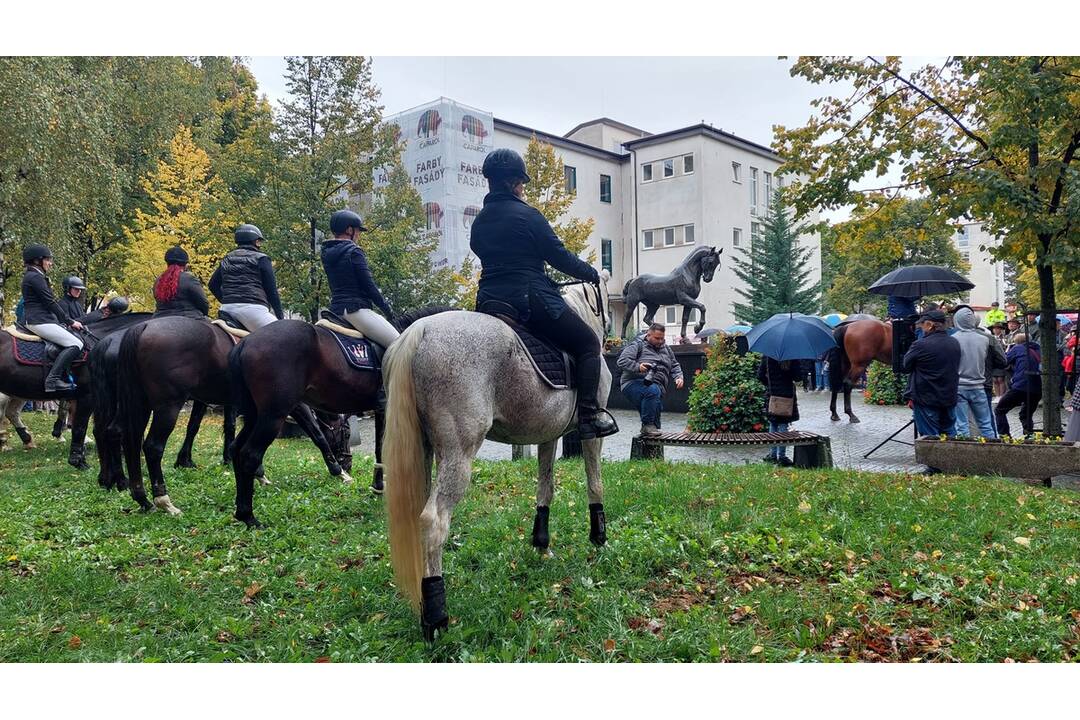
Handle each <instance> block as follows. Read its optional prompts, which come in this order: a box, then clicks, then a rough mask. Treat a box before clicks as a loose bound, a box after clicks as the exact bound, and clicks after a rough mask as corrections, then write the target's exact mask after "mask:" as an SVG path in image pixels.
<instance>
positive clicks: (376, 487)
mask: <svg viewBox="0 0 1080 720" xmlns="http://www.w3.org/2000/svg"><path fill="white" fill-rule="evenodd" d="M385 489H386V488H385V487H384V486H383V480H382V478H381V477H380V478H375V479H374V480H372V481H371V492H373V493H375V494H376V495H382V494H383V490H385Z"/></svg>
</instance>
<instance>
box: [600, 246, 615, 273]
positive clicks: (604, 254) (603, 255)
mask: <svg viewBox="0 0 1080 720" xmlns="http://www.w3.org/2000/svg"><path fill="white" fill-rule="evenodd" d="M600 267H602V268H603V269H604V270H607V271H608V272H612V270H611V241H610V240H606V239H604V240H601V241H600Z"/></svg>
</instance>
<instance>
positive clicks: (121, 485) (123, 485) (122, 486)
mask: <svg viewBox="0 0 1080 720" xmlns="http://www.w3.org/2000/svg"><path fill="white" fill-rule="evenodd" d="M113 487H114V488H116V489H117V490H118V491H120V492H124V491H125V490H127V489H128V481H127V478H120V479H119V480H117V481H116V482H115V483H113Z"/></svg>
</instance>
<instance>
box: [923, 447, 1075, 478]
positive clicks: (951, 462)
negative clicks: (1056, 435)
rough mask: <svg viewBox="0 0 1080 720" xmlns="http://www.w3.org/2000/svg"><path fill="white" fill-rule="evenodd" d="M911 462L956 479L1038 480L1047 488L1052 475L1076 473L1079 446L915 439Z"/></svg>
mask: <svg viewBox="0 0 1080 720" xmlns="http://www.w3.org/2000/svg"><path fill="white" fill-rule="evenodd" d="M915 459H916V460H918V461H919V462H921V463H923V464H924V465H929V466H930V467H934V468H937V469H939V470H943V471H945V472H948V473H955V474H957V475H1003V476H1005V477H1016V478H1038V479H1041V480H1043V482H1044V484H1049V480H1050V478H1052V477H1053V476H1055V475H1064V474H1066V473H1075V472H1080V445H1074V444H1072V443H1061V442H1058V443H1050V444H1042V443H1021V444H1012V443H1007V442H985V443H982V442H978V441H975V440H940V439H938V438H919V439H918V440H916V441H915Z"/></svg>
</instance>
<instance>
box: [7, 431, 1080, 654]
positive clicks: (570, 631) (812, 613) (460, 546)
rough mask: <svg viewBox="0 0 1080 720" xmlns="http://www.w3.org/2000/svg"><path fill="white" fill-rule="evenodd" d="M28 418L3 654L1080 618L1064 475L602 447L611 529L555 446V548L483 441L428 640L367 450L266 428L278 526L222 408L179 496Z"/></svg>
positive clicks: (242, 650) (861, 646) (510, 471)
mask: <svg viewBox="0 0 1080 720" xmlns="http://www.w3.org/2000/svg"><path fill="white" fill-rule="evenodd" d="M27 420H28V422H29V423H30V424H31V429H32V430H33V431H34V434H35V437H36V438H37V441H38V442H39V443H41V445H42V446H43V447H42V448H41V449H38V450H36V451H26V452H24V451H23V450H21V449H16V450H15V451H12V452H7V453H4V454H2V455H0V661H4V662H16V661H19V662H27V661H29V662H38V661H98V662H108V661H116V660H120V661H185V660H201V661H224V660H228V661H259V660H274V661H287V662H294V661H299V662H306V661H314V660H316V659H323V660H325V659H330V660H333V661H335V662H336V661H365V660H378V661H445V660H461V661H470V660H484V661H500V660H502V661H519V660H536V661H577V660H592V661H608V660H614V661H646V662H651V661H718V660H737V661H795V660H805V661H841V660H858V659H862V660H894V661H906V660H916V659H918V660H949V659H955V660H965V661H1000V660H1003V659H1005V658H1012V659H1015V660H1029V659H1038V660H1042V661H1057V660H1067V659H1072V658H1073V657H1074V655H1076V653H1077V648H1076V643H1077V642H1078V641H1080V635H1078V633H1080V627H1078V624H1077V623H1078V622H1080V621H1078V619H1077V617H1078V612H1077V608H1080V586H1078V585H1077V581H1078V579H1080V532H1078V530H1080V504H1078V502H1077V501H1078V500H1080V497H1078V496H1077V495H1076V494H1075V493H1072V492H1070V491H1064V490H1044V489H1042V488H1033V487H1025V486H1022V485H1018V484H1015V483H1011V482H1008V481H1004V480H1000V479H989V478H957V477H934V478H924V477H912V476H906V475H883V474H859V473H852V472H844V471H830V472H811V471H791V470H780V469H777V468H774V467H772V466H748V467H739V468H736V467H727V466H698V465H689V464H679V465H665V464H663V463H636V464H630V463H607V464H605V466H604V473H605V475H604V481H605V486H606V510H607V518H608V535H609V543H608V545H607V547H605V548H603V549H600V550H597V549H595V548H593V547H592V546H591V545H590V544H589V541H588V501H587V499H586V496H585V491H584V481H583V478H584V473H583V469H582V465H581V463H580V462H561V461H560V462H559V463H558V464H557V466H556V473H557V479H558V489H557V491H556V496H555V502H554V504H553V508H552V513H551V530H552V549H553V550H554V552H555V557H554V558H541V557H539V556H538V555H537V553H535V552H534V551H533V550H532V549H531V548H530V547H529V544H528V540H529V533H530V531H531V527H532V508H533V494H534V492H535V480H534V473H535V469H534V468H535V465H534V464H533V463H529V462H527V461H526V462H520V463H510V462H478V463H476V470H475V473H474V477H473V483H472V486H471V487H470V490H469V493H468V494H467V496H466V500H465V502H463V503H462V505H461V506H460V507H459V508H458V510H457V513H456V515H455V517H454V520H453V524H452V526H451V537H450V540H449V542H448V545H447V549H446V550H447V551H446V561H445V571H446V580H447V602H448V606H449V611H450V614H451V618H452V619H451V626H450V630H449V632H448V633H447V634H446V635H444V636H443V637H442V638H441V639H440V640H439V642H438V643H437V644H435V645H434V646H430V647H429V646H427V645H425V644H424V643H423V641H422V640H421V635H420V631H419V627H418V623H417V620H416V619H415V618H414V616H413V615H412V613H411V611H410V610H409V608H408V606H407V604H406V603H405V602H404V601H403V600H402V599H401V598H400V597H399V596H398V595H397V594H396V592H395V590H394V588H393V586H392V573H391V570H390V566H389V558H388V550H387V544H386V533H385V518H384V514H383V507H382V501H381V500H380V499H379V498H377V497H375V496H373V495H371V494H370V493H369V492H368V491H367V489H366V485H367V483H368V481H369V479H370V467H371V461H370V459H364V458H361V457H357V467H356V468H355V472H354V475H355V476H356V477H357V479H358V482H357V484H358V485H359V486H360V487H358V488H355V487H354V488H345V487H343V486H341V485H340V484H339V483H338V482H336V481H334V480H332V479H331V478H329V476H327V475H326V472H325V469H324V468H323V466H322V463H321V461H319V459H318V456H317V453H316V451H315V449H314V447H312V446H311V445H310V444H309V443H307V442H304V441H279V442H277V443H275V444H274V446H273V447H272V448H271V451H270V453H269V454H268V457H267V463H266V467H267V472H268V474H269V475H270V477H271V478H272V480H273V482H274V484H273V485H272V486H271V487H268V488H262V487H259V488H257V489H256V495H255V507H256V513H257V514H258V516H259V517H260V519H261V520H262V521H263V522H265V523H267V527H265V528H264V529H261V530H257V531H249V530H247V529H245V528H244V526H243V525H241V524H240V523H237V522H235V521H234V520H233V519H232V517H231V513H232V507H233V487H232V478H231V476H230V475H227V474H225V472H224V471H223V470H222V468H221V467H220V466H219V465H218V464H216V462H215V458H216V454H217V446H218V443H219V437H220V435H219V434H218V433H217V432H216V428H215V429H210V430H208V431H207V432H205V433H204V434H203V435H202V436H201V437H200V442H199V443H198V445H197V452H196V458H197V460H198V461H199V463H200V469H199V470H188V471H177V470H172V469H169V470H168V473H167V481H168V483H169V489H170V495H171V497H172V499H173V501H174V502H175V503H176V504H177V505H178V506H179V507H181V508H182V509H183V510H184V515H183V516H182V517H179V518H173V517H169V516H167V515H165V514H163V513H153V514H149V515H143V514H140V513H138V512H134V511H133V509H134V504H133V503H132V501H131V499H130V497H129V496H128V495H127V494H120V493H116V492H113V493H106V492H104V491H102V490H100V489H99V488H98V487H97V486H96V484H95V473H94V472H82V473H80V472H78V471H75V470H73V469H72V468H70V467H69V466H67V465H66V464H65V462H64V460H65V457H66V448H67V444H66V442H65V443H64V444H60V443H57V442H55V441H53V440H52V439H51V438H49V437H48V427H49V422H50V421H49V419H48V418H46V417H45V416H44V415H41V414H28V415H27ZM177 442H178V438H177V439H176V441H174V442H172V443H170V454H174V453H175V449H176V447H177ZM1015 538H1021V539H1023V538H1026V539H1027V540H1028V544H1027V545H1025V544H1021V543H1022V542H1023V540H1021V542H1017V541H1016V540H1015ZM245 591H247V592H246V593H245Z"/></svg>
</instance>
